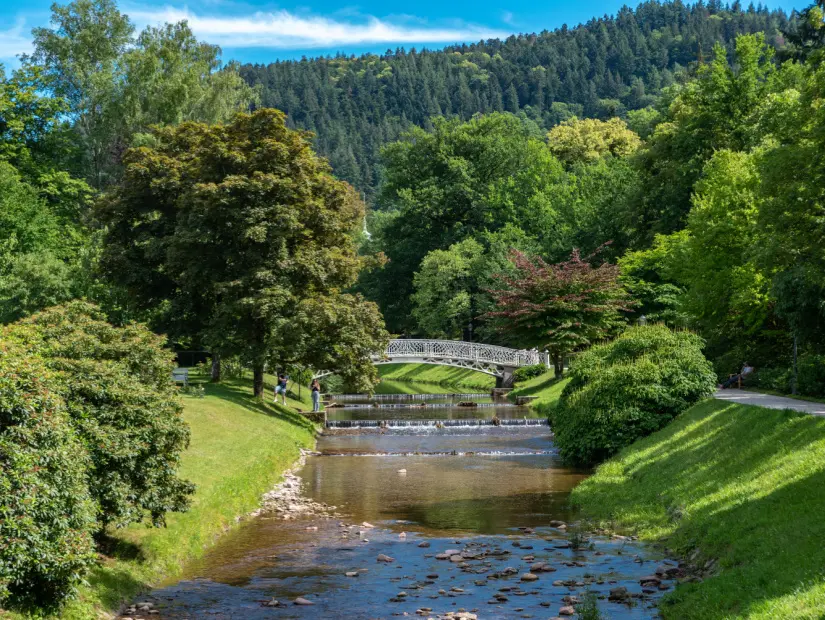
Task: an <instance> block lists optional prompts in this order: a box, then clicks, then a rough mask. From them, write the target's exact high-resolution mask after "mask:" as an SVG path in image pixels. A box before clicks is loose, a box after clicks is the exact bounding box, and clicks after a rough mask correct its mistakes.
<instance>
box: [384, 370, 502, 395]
mask: <svg viewBox="0 0 825 620" xmlns="http://www.w3.org/2000/svg"><path fill="white" fill-rule="evenodd" d="M378 374H379V376H380V377H381V378H382V379H391V380H393V381H403V382H414V383H427V384H432V385H441V386H444V387H447V386H449V387H456V388H462V389H469V390H473V391H475V390H478V391H481V392H486V391H489V390H491V389H493V388H494V387H495V386H496V378H495V377H493V376H492V375H486V374H484V373H482V372H477V371H475V370H469V369H467V368H454V367H452V366H437V365H434V364H381V365H379V366H378Z"/></svg>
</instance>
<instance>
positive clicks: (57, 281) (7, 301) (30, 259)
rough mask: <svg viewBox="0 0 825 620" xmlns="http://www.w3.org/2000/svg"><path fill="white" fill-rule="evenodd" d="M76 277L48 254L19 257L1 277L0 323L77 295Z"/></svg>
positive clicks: (69, 267)
mask: <svg viewBox="0 0 825 620" xmlns="http://www.w3.org/2000/svg"><path fill="white" fill-rule="evenodd" d="M77 279H78V278H77V274H76V273H75V271H74V270H73V269H72V267H71V266H69V265H68V264H66V263H65V262H64V261H61V260H59V259H57V258H55V257H54V255H52V254H51V253H46V252H43V253H30V254H20V255H18V256H15V257H14V258H12V260H11V262H10V264H9V265H8V267H7V272H6V274H5V275H4V276H3V277H2V278H0V323H11V322H12V321H16V320H17V319H19V318H22V317H24V316H28V315H30V314H32V313H34V312H36V311H38V310H41V309H43V308H48V307H50V306H56V305H58V304H62V303H64V302H67V301H69V300H71V299H74V298H75V297H76V296H77V293H78V282H77Z"/></svg>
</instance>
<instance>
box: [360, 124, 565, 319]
mask: <svg viewBox="0 0 825 620" xmlns="http://www.w3.org/2000/svg"><path fill="white" fill-rule="evenodd" d="M382 159H383V161H384V170H385V174H384V176H385V182H384V184H383V185H382V190H381V200H382V203H383V204H384V205H386V206H387V207H388V208H393V209H395V210H396V211H397V214H396V215H395V216H394V217H392V218H389V219H388V220H387V221H386V222H385V223H384V226H383V230H382V231H381V238H382V239H383V240H384V244H383V245H382V246H381V247H380V248H379V249H381V250H383V251H384V252H385V253H386V255H387V257H388V258H389V262H388V263H387V265H386V266H385V267H384V268H383V269H382V271H381V278H380V280H378V281H377V285H378V286H377V287H376V288H375V289H372V290H369V291H368V293H369V295H370V297H371V298H372V299H374V300H376V301H378V302H379V303H380V304H381V307H382V310H383V311H384V314H385V316H386V317H387V321H388V325H389V326H390V329H392V330H393V331H403V330H404V329H405V328H406V329H409V328H410V327H412V325H411V321H410V318H411V317H412V315H411V308H410V305H411V304H410V301H409V298H410V295H411V294H412V292H413V274H414V273H415V272H416V271H417V270H418V269H419V268H420V265H421V261H422V260H423V259H424V257H425V256H426V255H427V253H428V252H430V251H432V250H439V249H440V250H447V249H448V248H449V247H450V246H451V245H453V244H454V243H457V242H461V241H463V240H465V239H467V238H469V237H476V239H477V240H479V241H480V239H479V237H480V236H481V235H482V234H484V233H485V231H486V232H490V233H495V232H497V231H500V230H502V229H503V228H504V227H505V226H507V225H508V224H510V225H511V226H513V225H514V226H517V227H518V228H520V229H522V230H523V231H524V232H526V233H527V234H528V235H529V236H533V237H535V236H539V235H542V236H545V235H546V236H548V237H549V236H550V231H554V230H555V229H556V225H555V221H556V218H557V208H556V207H555V206H554V205H555V204H556V203H558V202H560V193H561V192H560V188H559V187H558V186H559V184H560V183H562V182H563V181H564V180H565V176H564V171H563V169H562V167H561V165H560V164H559V162H558V161H557V160H556V159H555V158H554V157H553V156H552V155H551V154H550V152H549V151H548V150H547V147H546V145H545V144H544V143H543V142H542V141H541V140H539V139H537V138H535V137H532V136H531V134H530V130H529V127H528V126H527V125H526V124H525V123H524V122H523V121H522V120H521V119H519V118H518V117H516V116H513V115H510V114H490V115H487V116H481V117H476V118H473V119H472V120H470V121H469V122H466V123H462V122H460V121H459V120H457V119H450V120H447V119H434V123H433V129H432V131H430V132H427V131H424V130H422V129H413V130H411V131H410V132H409V133H408V134H405V136H404V140H403V141H399V142H395V143H392V144H389V145H387V146H386V147H385V148H384V149H383V151H382Z"/></svg>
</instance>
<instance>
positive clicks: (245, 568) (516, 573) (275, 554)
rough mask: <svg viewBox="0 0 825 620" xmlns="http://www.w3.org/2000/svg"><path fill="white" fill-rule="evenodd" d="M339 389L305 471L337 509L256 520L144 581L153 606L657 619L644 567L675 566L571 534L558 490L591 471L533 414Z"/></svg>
mask: <svg viewBox="0 0 825 620" xmlns="http://www.w3.org/2000/svg"><path fill="white" fill-rule="evenodd" d="M338 401H339V404H341V405H345V406H342V407H340V408H336V409H330V410H328V418H329V421H330V424H331V425H333V426H335V425H336V424H339V423H346V425H347V427H346V428H343V429H336V428H332V429H329V430H328V431H327V433H326V434H325V435H324V436H323V437H322V438H321V439H320V440H319V442H318V446H317V451H318V452H317V454H316V455H313V456H310V457H308V458H307V461H306V464H305V466H304V467H303V469H302V470H301V471H300V472H299V475H300V478H301V481H302V488H303V493H304V494H305V495H306V496H308V497H309V498H311V499H313V500H315V501H317V502H322V503H325V504H329V505H334V506H335V507H336V510H337V512H338V513H339V515H340V517H339V518H322V517H319V516H307V517H299V518H296V519H291V520H283V519H281V518H279V517H277V516H274V515H262V516H259V517H256V518H254V519H252V520H250V521H249V522H248V523H246V524H244V525H243V526H242V527H240V528H238V529H237V530H235V531H233V532H231V533H229V534H227V535H226V536H225V537H223V538H222V539H221V540H220V542H219V543H218V544H217V545H216V546H215V547H214V548H212V549H211V550H210V551H209V552H207V553H206V555H205V556H204V557H203V558H202V559H200V560H198V561H196V562H194V563H192V564H191V565H190V566H188V568H187V570H186V573H185V574H184V575H183V578H182V579H179V580H177V581H176V582H174V583H166V584H162V585H161V587H159V588H157V589H156V590H154V591H153V592H152V593H151V597H150V598H149V599H148V600H150V601H153V602H154V604H155V607H156V609H157V610H158V611H159V612H160V614H159V615H155V616H154V617H161V618H364V619H367V618H393V617H398V616H404V615H411V616H419V617H433V618H435V617H439V616H442V617H446V616H445V614H448V613H451V614H453V617H461V613H466V614H474V615H475V616H477V617H478V618H532V617H536V618H547V617H554V616H558V615H559V614H560V613H561V614H566V613H573V610H574V609H578V610H579V612H582V610H583V608H582V606H581V604H582V601H584V600H585V599H589V600H590V602H591V604H593V603H595V604H596V605H597V606H598V609H599V610H600V612H601V617H603V618H623V619H624V618H627V619H636V618H653V617H656V616H657V611H656V607H655V603H656V601H657V599H658V598H659V597H660V596H661V594H662V593H663V592H664V591H666V590H667V589H668V588H669V587H671V585H672V582H671V581H668V580H665V579H662V580H661V583H657V582H656V581H655V580H650V581H646V582H645V586H644V588H643V587H642V585H641V584H640V580H643V578H644V577H645V576H648V575H652V574H653V573H654V571H655V570H656V569H657V568H658V569H659V572H660V577H661V573H662V572H663V570H664V569H665V568H668V567H670V566H673V563H667V561H666V560H663V559H662V557H661V556H660V555H658V554H657V553H656V552H655V551H654V550H653V549H651V548H648V547H644V546H642V545H641V544H639V543H638V542H635V541H632V540H629V539H625V538H622V537H606V536H599V535H595V534H592V533H587V532H580V531H578V529H577V527H576V524H575V521H576V518H577V517H576V514H575V513H574V512H573V511H572V510H571V508H570V506H569V505H568V499H569V494H570V491H571V489H572V488H573V487H574V486H575V485H576V484H578V483H579V482H580V481H581V480H583V479H584V478H585V477H586V476H587V475H588V472H587V471H580V470H575V469H570V468H568V467H565V466H563V465H562V464H561V463H560V461H559V459H558V457H557V453H556V450H555V448H554V446H553V441H552V434H551V430H550V428H549V427H548V426H547V425H546V423H545V422H544V421H542V420H537V419H536V418H535V416H534V415H533V414H532V412H530V411H529V410H527V409H525V408H522V407H514V406H510V405H507V404H505V405H501V404H496V403H492V402H491V401H490V400H489V398H487V395H485V394H475V395H473V394H462V395H457V396H451V395H445V394H433V395H423V396H422V395H417V396H415V397H412V396H409V395H403V396H402V395H399V396H397V397H394V396H392V395H383V396H380V397H377V398H376V399H364V398H359V397H358V396H344V397H340V398H339V399H338ZM467 401H474V402H476V403H477V404H478V406H459V403H461V402H463V403H465V404H466V403H467ZM492 420H497V421H498V422H495V423H493V422H491V421H492ZM451 421H452V422H451ZM508 421H509V424H508V423H507V422H508ZM521 422H524V423H521ZM451 424H452V425H451ZM359 426H366V428H358V427H359ZM560 522H563V524H562V523H560ZM553 526H555V527H553ZM445 552H449V555H448V556H444V554H445ZM385 557H386V558H391V561H380V560H381V559H385ZM663 562H664V563H663ZM643 581H644V580H643ZM623 589H626V592H625V591H623ZM611 591H612V592H613V596H612V597H611ZM299 597H300V599H302V600H303V601H304V602H306V603H311V604H305V605H299V604H295V600H296V599H299ZM611 599H612V600H611ZM571 603H572V606H571ZM273 605H277V606H273ZM582 613H583V612H582ZM466 617H472V615H466ZM591 617H596V616H591Z"/></svg>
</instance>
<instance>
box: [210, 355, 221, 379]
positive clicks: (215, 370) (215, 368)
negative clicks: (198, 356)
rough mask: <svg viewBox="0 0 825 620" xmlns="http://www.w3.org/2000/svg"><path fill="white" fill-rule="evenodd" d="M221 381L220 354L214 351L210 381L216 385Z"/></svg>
mask: <svg viewBox="0 0 825 620" xmlns="http://www.w3.org/2000/svg"><path fill="white" fill-rule="evenodd" d="M220 380H221V354H220V353H217V352H216V351H213V352H212V373H211V377H210V381H212V383H218V382H220Z"/></svg>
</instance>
